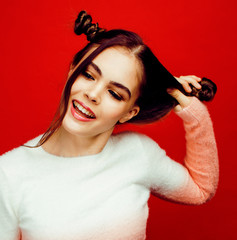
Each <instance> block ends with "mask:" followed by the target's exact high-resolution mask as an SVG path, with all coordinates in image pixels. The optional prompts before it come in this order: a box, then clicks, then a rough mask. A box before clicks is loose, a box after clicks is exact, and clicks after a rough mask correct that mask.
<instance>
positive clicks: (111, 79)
mask: <svg viewBox="0 0 237 240" xmlns="http://www.w3.org/2000/svg"><path fill="white" fill-rule="evenodd" d="M139 67H140V65H139V63H138V60H137V59H136V58H135V56H134V55H132V54H130V53H129V52H128V50H126V49H124V48H121V47H116V48H115V47H114V48H108V49H105V50H104V51H103V52H101V53H100V54H99V55H98V56H97V57H96V58H94V60H93V61H92V63H91V64H90V65H89V66H88V67H87V69H86V70H85V71H84V72H83V73H82V74H80V75H79V76H78V78H77V79H76V81H75V82H74V84H73V86H72V88H71V95H70V98H69V102H68V109H67V112H66V115H65V117H64V119H63V123H62V126H63V128H64V129H65V130H67V131H68V132H70V133H72V134H76V135H82V136H91V137H93V136H97V135H99V134H103V133H109V134H111V133H112V131H113V128H114V126H115V124H116V123H117V122H120V123H124V122H126V121H128V120H129V119H131V118H132V117H134V116H135V115H137V114H138V112H139V107H138V106H136V105H135V101H136V99H137V98H138V96H139V89H140V85H141V74H140V72H141V70H140V68H139Z"/></svg>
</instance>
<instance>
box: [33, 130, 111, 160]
mask: <svg viewBox="0 0 237 240" xmlns="http://www.w3.org/2000/svg"><path fill="white" fill-rule="evenodd" d="M41 137H42V135H40V136H38V137H36V138H35V139H33V140H31V141H30V145H35V144H37V142H38V141H39V139H40V138H41ZM111 138H112V135H111V136H110V138H109V139H108V141H107V143H106V144H105V146H104V148H103V149H102V150H101V151H100V152H99V153H96V154H90V155H82V156H81V155H78V156H74V157H64V156H58V155H54V154H52V153H49V152H47V151H46V150H45V149H44V148H43V147H42V146H40V147H37V148H35V150H36V151H38V152H39V153H41V154H43V155H44V156H46V157H48V158H51V159H57V160H59V159H62V160H65V159H67V160H78V159H81V160H82V159H95V158H96V159H98V158H99V157H101V156H104V155H105V154H106V153H108V152H109V151H111V148H112V145H113V141H112V139H111Z"/></svg>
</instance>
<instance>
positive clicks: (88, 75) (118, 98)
mask: <svg viewBox="0 0 237 240" xmlns="http://www.w3.org/2000/svg"><path fill="white" fill-rule="evenodd" d="M82 75H83V76H84V77H85V78H87V79H90V80H95V79H94V78H93V77H92V76H91V75H90V74H89V73H88V72H86V71H84V72H82ZM108 91H109V93H110V95H111V96H112V97H113V98H114V99H116V100H118V101H122V100H123V98H122V97H121V96H119V95H118V94H116V93H115V92H114V91H112V90H108Z"/></svg>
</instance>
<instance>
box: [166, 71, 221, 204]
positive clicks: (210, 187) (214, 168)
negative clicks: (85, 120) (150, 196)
mask: <svg viewBox="0 0 237 240" xmlns="http://www.w3.org/2000/svg"><path fill="white" fill-rule="evenodd" d="M189 78H191V80H192V81H194V82H195V81H197V83H196V87H198V81H199V80H198V78H197V77H193V76H189V77H186V79H185V80H184V81H186V80H187V79H189ZM182 81H183V79H182ZM182 81H181V83H182ZM182 84H183V83H182ZM192 84H193V83H192ZM194 84H195V83H194ZM184 88H185V87H184ZM186 89H188V88H186ZM169 93H170V94H171V95H172V96H173V97H174V98H175V99H176V100H177V101H178V102H179V104H180V105H178V106H177V107H176V108H175V111H176V113H177V115H178V116H180V117H181V118H182V119H183V122H184V128H185V131H186V157H185V161H184V166H185V168H186V169H185V170H186V177H185V178H184V182H183V184H182V185H181V186H179V187H178V188H174V189H173V190H171V191H167V192H166V194H165V195H164V197H165V198H168V199H170V200H173V201H178V202H182V203H189V204H201V203H203V202H206V201H207V200H209V199H210V198H211V197H212V196H213V195H214V193H215V191H216V188H217V184H218V178H219V168H218V154H217V148H216V141H215V136H214V131H213V126H212V121H211V119H210V116H209V113H208V111H207V108H206V107H205V105H204V104H202V103H201V102H200V101H199V100H198V99H197V98H195V97H187V96H185V95H184V94H182V93H181V92H180V91H179V90H174V89H173V90H169ZM174 171H175V169H174Z"/></svg>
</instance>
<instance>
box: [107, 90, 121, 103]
mask: <svg viewBox="0 0 237 240" xmlns="http://www.w3.org/2000/svg"><path fill="white" fill-rule="evenodd" d="M109 93H110V94H111V96H112V97H113V98H115V99H117V100H119V101H121V100H122V99H123V98H122V97H121V96H119V95H118V94H116V93H115V92H114V91H112V90H109Z"/></svg>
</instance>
